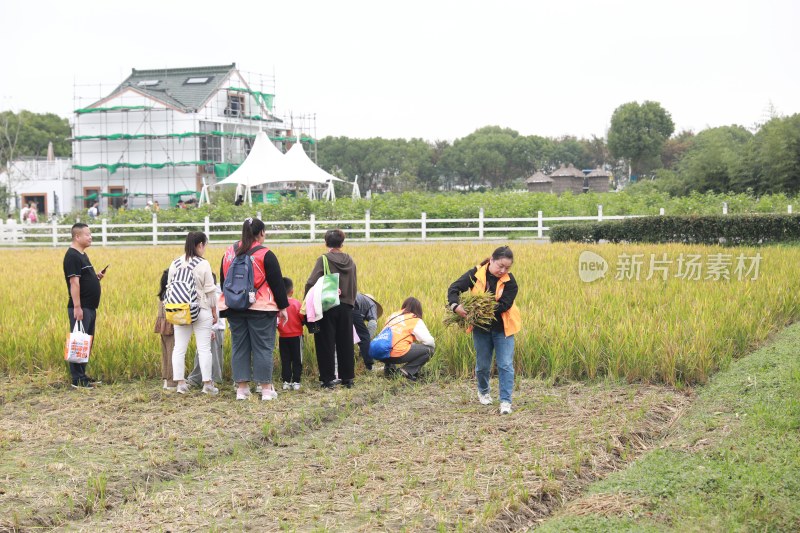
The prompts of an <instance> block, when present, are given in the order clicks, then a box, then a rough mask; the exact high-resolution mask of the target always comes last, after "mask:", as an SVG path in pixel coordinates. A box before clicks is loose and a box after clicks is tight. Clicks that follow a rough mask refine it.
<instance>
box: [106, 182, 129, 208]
mask: <svg viewBox="0 0 800 533" xmlns="http://www.w3.org/2000/svg"><path fill="white" fill-rule="evenodd" d="M108 192H109V193H110V194H122V193H123V192H125V188H124V187H109V188H108ZM108 200H109V203H110V204H111V207H113V208H114V209H119V208H120V207H122V202H123V201H124V200H125V197H124V196H110V197H109V198H108Z"/></svg>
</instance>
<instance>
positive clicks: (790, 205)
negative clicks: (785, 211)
mask: <svg viewBox="0 0 800 533" xmlns="http://www.w3.org/2000/svg"><path fill="white" fill-rule="evenodd" d="M789 214H790V215H791V214H792V204H789Z"/></svg>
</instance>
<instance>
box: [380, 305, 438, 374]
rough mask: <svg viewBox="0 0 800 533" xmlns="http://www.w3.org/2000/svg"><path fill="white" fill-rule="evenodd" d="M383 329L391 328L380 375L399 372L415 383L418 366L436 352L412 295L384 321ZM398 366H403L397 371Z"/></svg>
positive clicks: (434, 344) (420, 366) (434, 343)
mask: <svg viewBox="0 0 800 533" xmlns="http://www.w3.org/2000/svg"><path fill="white" fill-rule="evenodd" d="M386 328H392V351H391V352H390V355H389V359H386V360H385V366H384V367H383V372H384V375H385V376H386V377H390V376H392V375H393V374H394V373H395V372H400V374H402V375H403V377H405V378H406V379H409V380H411V381H416V380H417V375H418V374H419V371H420V369H421V368H422V365H424V364H425V363H427V362H428V361H429V360H430V358H431V356H432V355H433V350H435V349H436V342H435V341H434V340H433V336H432V335H431V333H430V331H428V326H426V325H425V322H423V321H422V304H421V303H420V301H419V300H417V299H416V298H414V297H413V296H411V297H408V298H406V300H405V301H404V302H403V307H402V308H401V309H400V310H399V311H398V312H396V313H394V314H393V315H390V316H389V318H387V319H386V325H385V326H384V329H386ZM415 341H416V343H415ZM400 363H405V365H404V366H403V368H400V369H398V368H397V367H396V366H395V365H397V364H400Z"/></svg>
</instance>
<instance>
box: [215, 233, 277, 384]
mask: <svg viewBox="0 0 800 533" xmlns="http://www.w3.org/2000/svg"><path fill="white" fill-rule="evenodd" d="M264 237H265V228H264V222H262V221H261V220H259V219H257V218H248V219H246V220H245V221H244V224H242V239H241V240H240V241H238V242H236V243H234V244H232V245H231V246H229V247H228V249H227V250H225V255H223V256H222V265H221V266H220V272H219V279H220V286H221V287H222V296H221V297H220V299H219V304H218V305H219V308H220V310H221V314H222V316H223V317H225V318H227V319H228V325H229V327H230V330H231V368H232V370H233V381H235V382H236V399H237V400H247V399H248V398H249V397H250V380H251V378H252V379H254V380H255V381H256V383H259V384H260V385H261V399H262V400H274V399H275V398H277V397H278V393H277V392H276V391H275V387H273V385H272V367H273V351H274V350H275V332H276V329H277V321H276V320H275V317H276V316H277V315H278V314H280V320H281V321H282V322H284V321H286V320H287V319H288V314H287V311H286V308H287V307H289V299H288V297H287V296H286V289H285V288H284V286H283V274H282V273H281V266H280V264H279V263H278V258H277V257H275V254H274V253H273V252H272V251H271V250H270V249H269V248H268V247H266V246H264Z"/></svg>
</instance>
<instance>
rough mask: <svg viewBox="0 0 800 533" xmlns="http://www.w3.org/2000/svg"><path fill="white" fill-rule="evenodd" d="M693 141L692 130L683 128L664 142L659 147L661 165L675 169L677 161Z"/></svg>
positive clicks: (668, 168)
mask: <svg viewBox="0 0 800 533" xmlns="http://www.w3.org/2000/svg"><path fill="white" fill-rule="evenodd" d="M693 143H694V132H693V131H691V130H683V131H682V132H680V133H678V134H677V135H673V136H672V137H670V138H669V139H667V140H666V141H665V142H664V146H663V147H662V148H661V165H662V166H663V167H664V168H665V169H667V170H676V169H677V168H678V162H679V161H680V160H681V158H682V157H683V156H684V154H686V152H687V151H688V150H689V148H691V147H692V144H693Z"/></svg>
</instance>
